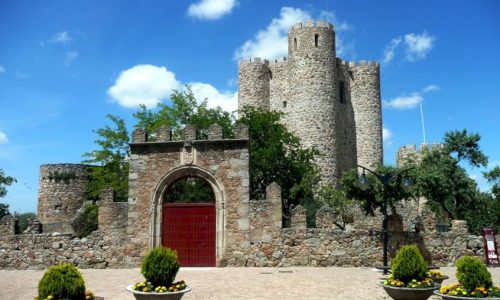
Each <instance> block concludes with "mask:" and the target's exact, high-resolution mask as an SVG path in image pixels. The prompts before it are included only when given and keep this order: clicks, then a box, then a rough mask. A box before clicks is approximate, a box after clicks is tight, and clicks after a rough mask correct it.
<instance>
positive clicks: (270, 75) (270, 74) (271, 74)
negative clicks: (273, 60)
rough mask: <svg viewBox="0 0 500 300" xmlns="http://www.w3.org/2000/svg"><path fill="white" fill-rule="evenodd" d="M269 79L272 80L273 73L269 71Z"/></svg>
mask: <svg viewBox="0 0 500 300" xmlns="http://www.w3.org/2000/svg"><path fill="white" fill-rule="evenodd" d="M269 79H273V72H271V71H269Z"/></svg>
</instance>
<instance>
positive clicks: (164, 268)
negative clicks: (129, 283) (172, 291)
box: [141, 247, 179, 286]
mask: <svg viewBox="0 0 500 300" xmlns="http://www.w3.org/2000/svg"><path fill="white" fill-rule="evenodd" d="M178 271H179V262H178V261H177V252H175V251H174V250H172V249H169V248H164V247H157V248H154V249H152V250H151V251H149V252H148V254H146V257H144V260H143V261H142V267H141V273H142V275H144V277H145V278H146V280H147V281H149V282H151V283H152V284H153V285H154V286H169V285H170V284H171V283H172V282H174V280H175V276H176V275H177V272H178Z"/></svg>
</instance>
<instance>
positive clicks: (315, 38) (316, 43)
mask: <svg viewBox="0 0 500 300" xmlns="http://www.w3.org/2000/svg"><path fill="white" fill-rule="evenodd" d="M318 41H319V34H315V35H314V46H316V47H318Z"/></svg>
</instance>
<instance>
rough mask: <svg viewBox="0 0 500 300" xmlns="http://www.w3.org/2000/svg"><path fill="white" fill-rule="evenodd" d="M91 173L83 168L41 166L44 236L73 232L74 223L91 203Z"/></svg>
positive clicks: (82, 166)
mask: <svg viewBox="0 0 500 300" xmlns="http://www.w3.org/2000/svg"><path fill="white" fill-rule="evenodd" d="M87 169H88V166H85V165H80V164H47V165H42V166H40V177H39V188H38V213H37V217H38V219H39V220H40V223H42V226H43V227H42V230H43V232H64V233H71V232H73V226H72V223H73V219H74V218H75V216H76V213H77V210H78V209H80V208H81V207H82V205H83V203H84V201H86V200H87V197H86V193H85V185H86V183H87V174H88V173H87Z"/></svg>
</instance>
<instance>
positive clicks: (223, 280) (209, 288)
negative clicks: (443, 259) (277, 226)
mask: <svg viewBox="0 0 500 300" xmlns="http://www.w3.org/2000/svg"><path fill="white" fill-rule="evenodd" d="M489 270H490V272H491V273H492V276H493V282H494V283H495V284H496V285H500V268H490V269H489ZM81 271H82V274H83V276H84V278H85V283H86V286H87V288H88V289H90V290H92V291H93V292H94V293H95V294H96V295H97V296H102V297H104V299H105V300H132V299H134V297H133V296H132V295H131V294H129V293H128V292H127V291H126V290H125V287H126V286H127V285H129V284H132V283H135V282H139V281H142V280H143V279H142V276H141V274H140V270H139V269H104V270H96V269H85V270H81ZM441 271H443V272H444V273H445V274H446V275H448V276H450V279H448V280H446V281H445V282H444V283H445V284H447V283H448V284H449V283H452V282H455V281H456V279H455V276H454V275H455V268H442V269H441ZM42 275H43V271H33V270H23V271H11V270H8V271H7V270H0V299H1V300H18V299H19V300H30V299H33V297H34V296H35V295H36V293H37V285H38V281H39V280H40V279H41V277H42ZM381 277H382V274H381V273H380V272H379V271H376V270H374V269H370V268H336V267H329V268H314V267H304V268H299V267H295V268H181V270H180V271H179V273H178V275H177V278H176V279H177V280H185V281H186V283H187V284H189V285H191V286H192V287H193V290H192V291H191V292H190V293H188V294H186V296H184V298H183V300H184V299H186V300H193V299H200V300H201V299H204V300H219V299H220V300H225V299H228V300H229V299H312V300H315V299H349V300H357V299H359V300H362V299H363V300H365V299H370V300H371V299H374V300H378V299H389V297H388V296H386V294H385V292H384V291H383V289H382V288H380V287H378V286H377V285H376V284H375V282H376V281H377V279H379V278H381ZM433 299H437V298H433Z"/></svg>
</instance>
